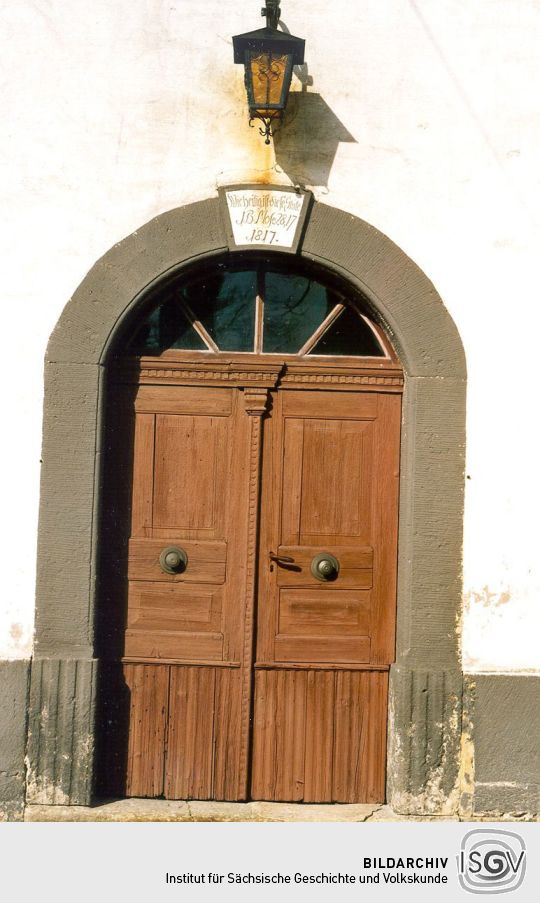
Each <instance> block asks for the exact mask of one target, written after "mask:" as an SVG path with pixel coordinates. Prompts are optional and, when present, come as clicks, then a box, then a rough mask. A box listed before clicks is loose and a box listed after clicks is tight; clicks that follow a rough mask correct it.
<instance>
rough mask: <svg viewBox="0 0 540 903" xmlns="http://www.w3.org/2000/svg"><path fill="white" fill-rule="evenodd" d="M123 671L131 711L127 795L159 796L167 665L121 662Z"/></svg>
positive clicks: (161, 775) (165, 721) (167, 704)
mask: <svg viewBox="0 0 540 903" xmlns="http://www.w3.org/2000/svg"><path fill="white" fill-rule="evenodd" d="M123 670H124V678H125V681H126V685H127V688H128V691H129V713H130V718H129V735H128V749H127V781H126V794H127V796H141V797H146V796H148V797H154V796H161V794H162V793H163V777H164V755H165V735H166V728H167V721H168V715H169V667H168V666H167V665H160V666H159V667H156V666H155V665H124V668H123Z"/></svg>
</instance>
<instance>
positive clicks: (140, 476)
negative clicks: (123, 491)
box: [131, 414, 155, 536]
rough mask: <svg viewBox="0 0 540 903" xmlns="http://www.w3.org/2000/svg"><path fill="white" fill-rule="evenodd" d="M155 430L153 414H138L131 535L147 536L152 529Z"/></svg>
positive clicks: (136, 420)
mask: <svg viewBox="0 0 540 903" xmlns="http://www.w3.org/2000/svg"><path fill="white" fill-rule="evenodd" d="M154 429H155V417H154V415H153V414H137V416H136V418H135V447H136V449H137V455H136V457H135V460H134V466H133V500H132V505H131V535H132V536H146V535H147V532H148V530H150V529H151V527H152V499H153V492H154Z"/></svg>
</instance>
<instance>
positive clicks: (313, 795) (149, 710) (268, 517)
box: [107, 356, 401, 802]
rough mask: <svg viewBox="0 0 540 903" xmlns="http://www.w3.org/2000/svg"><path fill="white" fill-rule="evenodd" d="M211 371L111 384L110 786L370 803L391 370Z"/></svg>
mask: <svg viewBox="0 0 540 903" xmlns="http://www.w3.org/2000/svg"><path fill="white" fill-rule="evenodd" d="M194 357H196V356H194ZM213 368H214V369H210V370H209V369H208V365H207V364H201V365H197V366H196V365H194V364H193V361H191V362H187V363H186V362H181V361H176V362H170V363H169V364H168V365H165V364H163V362H161V364H160V365H159V366H156V363H155V361H154V363H153V365H152V366H149V365H148V364H146V365H145V364H144V362H143V363H142V364H141V367H140V369H139V371H138V374H137V385H136V386H134V385H133V383H131V384H129V385H124V386H120V385H119V386H118V387H117V389H115V391H116V393H117V398H118V399H119V400H120V405H121V407H122V409H123V412H124V415H125V414H126V408H128V409H129V412H130V413H129V418H132V420H131V422H132V437H133V441H132V442H128V443H125V442H120V445H121V447H122V449H123V450H124V452H125V449H126V448H127V449H128V451H127V455H128V457H129V458H130V461H131V463H130V464H129V466H128V463H129V462H126V466H125V468H124V473H126V474H129V475H130V480H131V482H132V493H131V504H130V517H129V521H130V523H129V528H128V530H127V531H126V532H127V535H126V544H125V568H124V569H122V567H120V566H119V568H118V569H117V573H118V574H119V575H120V577H122V574H123V575H124V577H125V580H126V586H127V594H126V598H127V602H126V606H125V619H124V621H123V624H122V625H121V631H120V632H121V634H122V636H121V644H120V647H119V649H120V651H119V654H118V656H117V667H118V668H120V671H121V675H122V681H123V685H124V690H125V699H126V717H125V725H124V728H123V729H124V730H125V744H126V751H125V762H124V766H125V793H126V795H127V796H138V797H141V796H142V797H159V796H164V797H166V798H168V799H190V798H191V799H218V800H243V799H247V798H252V799H264V800H283V801H286V800H291V801H306V802H330V801H338V802H363V801H366V802H376V801H381V800H383V799H384V779H385V750H386V720H387V691H388V670H389V664H390V662H391V661H392V660H393V654H394V632H395V595H396V545H397V498H398V475H399V432H400V402H401V395H400V382H401V381H400V379H398V378H394V379H391V378H390V377H388V379H387V380H386V381H385V379H383V378H381V375H380V373H379V374H377V375H376V376H372V377H370V376H369V374H367V375H366V374H362V372H361V371H359V372H358V373H357V375H356V376H355V377H351V376H350V375H349V377H348V378H345V377H343V376H342V377H340V376H339V375H338V376H335V374H334V375H333V374H332V372H330V371H329V372H328V373H326V375H325V374H324V373H322V371H321V372H317V373H316V374H315V375H314V374H313V373H311V376H310V374H306V373H305V372H304V371H303V370H302V367H301V366H299V365H297V369H296V372H293V371H292V370H291V368H287V367H286V366H285V365H284V364H283V362H277V361H276V362H271V363H268V361H266V362H265V361H264V360H263V358H262V357H261V358H260V359H259V360H257V359H254V358H253V356H251V359H250V361H249V362H244V363H243V364H238V362H236V363H235V362H234V361H232V360H229V361H228V360H224V361H221V362H220V364H219V366H218V365H217V364H216V363H215V361H214V364H213ZM323 377H324V378H323ZM127 382H128V383H129V380H128V381H127ZM122 393H123V394H122ZM126 393H127V394H126ZM128 396H129V398H130V401H129V402H127V401H126V400H125V399H127V398H128ZM122 399H124V400H122ZM129 418H128V419H129ZM108 604H109V605H111V606H114V605H115V599H114V598H113V597H111V599H110V600H109V602H108ZM109 722H110V719H109ZM107 742H109V741H107Z"/></svg>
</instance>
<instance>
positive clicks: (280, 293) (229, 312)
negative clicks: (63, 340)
mask: <svg viewBox="0 0 540 903" xmlns="http://www.w3.org/2000/svg"><path fill="white" fill-rule="evenodd" d="M287 264H288V266H285V265H283V264H282V263H280V262H279V259H277V258H276V259H272V258H270V259H269V258H265V259H253V258H251V259H247V260H245V261H244V262H243V263H242V264H238V263H236V264H232V265H231V264H230V263H227V264H222V263H218V264H217V265H216V264H214V265H212V267H211V268H210V267H207V268H206V270H205V272H204V274H200V273H199V274H198V275H194V276H192V277H191V278H189V277H188V278H186V277H184V278H182V279H179V280H176V281H174V282H172V283H170V284H169V286H168V287H167V289H166V290H165V291H163V290H162V291H161V292H160V293H159V298H158V299H157V300H154V305H153V307H151V309H150V312H149V313H148V314H147V316H146V318H145V319H144V321H143V323H142V324H141V325H140V326H139V327H138V329H137V330H136V332H135V334H134V335H133V336H132V338H131V340H130V342H129V344H128V348H127V350H128V353H131V354H140V355H147V356H153V355H156V356H157V355H161V354H163V353H164V352H166V351H169V350H182V351H203V352H204V351H206V352H210V353H218V352H229V353H231V352H244V353H246V352H247V353H256V354H280V355H287V356H289V355H290V356H294V357H304V356H308V357H341V356H347V357H351V356H353V357H373V358H379V359H380V358H388V357H389V356H390V355H389V353H388V350H387V348H386V347H385V343H384V339H383V337H382V336H381V335H380V332H379V330H377V329H376V327H375V326H374V324H373V323H372V322H371V321H370V319H369V318H368V317H367V316H366V315H365V314H364V313H362V310H361V306H360V305H361V299H352V298H351V297H350V292H348V293H347V294H348V296H346V295H345V294H344V292H343V291H341V290H340V288H339V287H335V286H334V285H331V284H329V283H327V282H325V281H323V280H322V279H321V278H320V277H319V276H318V275H317V276H314V275H312V273H310V272H309V270H307V269H304V270H297V271H296V272H291V270H290V262H289V261H287Z"/></svg>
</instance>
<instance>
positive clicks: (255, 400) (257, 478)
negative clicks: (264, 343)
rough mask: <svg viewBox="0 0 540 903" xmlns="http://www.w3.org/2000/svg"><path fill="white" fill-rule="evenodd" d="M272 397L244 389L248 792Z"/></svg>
mask: <svg viewBox="0 0 540 903" xmlns="http://www.w3.org/2000/svg"><path fill="white" fill-rule="evenodd" d="M269 399H270V396H269V389H268V388H266V387H264V388H249V389H244V410H245V413H246V414H247V415H248V417H249V436H248V448H249V464H248V512H247V549H246V579H245V591H244V605H243V623H244V643H243V656H242V714H241V733H242V736H241V753H240V772H241V783H242V791H243V793H244V794H245V795H246V796H247V794H248V781H249V756H250V746H251V708H252V692H253V663H254V657H255V643H254V640H255V635H254V624H255V605H256V590H257V559H258V555H257V552H258V545H259V515H260V491H261V461H262V421H263V417H264V415H265V413H266V411H267V409H268V403H269Z"/></svg>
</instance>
